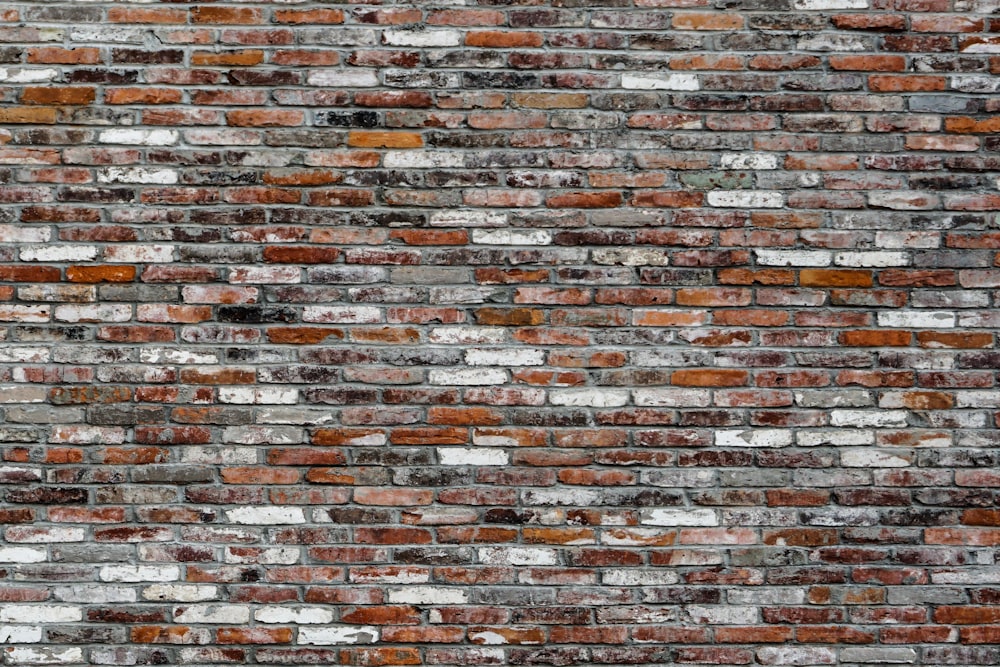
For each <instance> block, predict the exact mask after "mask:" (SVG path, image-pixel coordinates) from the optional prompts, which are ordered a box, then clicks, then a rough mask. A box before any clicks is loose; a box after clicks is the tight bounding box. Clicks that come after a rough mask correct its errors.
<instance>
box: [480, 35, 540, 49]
mask: <svg viewBox="0 0 1000 667" xmlns="http://www.w3.org/2000/svg"><path fill="white" fill-rule="evenodd" d="M542 41H543V38H542V35H541V33H537V32H504V31H500V30H484V31H481V32H468V33H466V34H465V45H466V46H483V47H487V48H491V49H516V48H535V47H539V46H541V45H542Z"/></svg>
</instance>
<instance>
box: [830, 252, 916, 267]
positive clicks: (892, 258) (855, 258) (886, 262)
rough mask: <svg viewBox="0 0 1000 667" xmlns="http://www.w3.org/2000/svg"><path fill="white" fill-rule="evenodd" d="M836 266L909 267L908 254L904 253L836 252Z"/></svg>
mask: <svg viewBox="0 0 1000 667" xmlns="http://www.w3.org/2000/svg"><path fill="white" fill-rule="evenodd" d="M834 263H835V264H836V265H837V266H850V267H859V268H882V267H888V266H909V265H910V254H909V253H906V252H879V251H877V250H873V251H867V252H865V251H862V252H838V253H837V255H836V257H835V258H834Z"/></svg>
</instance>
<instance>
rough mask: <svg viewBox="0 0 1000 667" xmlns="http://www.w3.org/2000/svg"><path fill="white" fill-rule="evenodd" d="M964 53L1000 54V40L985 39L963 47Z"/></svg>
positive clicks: (983, 77)
mask: <svg viewBox="0 0 1000 667" xmlns="http://www.w3.org/2000/svg"><path fill="white" fill-rule="evenodd" d="M962 53H1000V40H997V39H996V38H992V39H985V40H983V41H981V42H979V41H976V42H972V43H969V44H967V45H965V46H963V47H962ZM955 78H959V77H955ZM961 78H962V79H966V78H972V77H961ZM976 78H978V79H989V78H992V77H985V76H982V77H976ZM958 90H967V89H965V88H958Z"/></svg>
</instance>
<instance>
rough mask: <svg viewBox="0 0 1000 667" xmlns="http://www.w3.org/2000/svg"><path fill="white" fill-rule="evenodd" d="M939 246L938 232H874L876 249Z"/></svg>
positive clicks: (939, 236)
mask: <svg viewBox="0 0 1000 667" xmlns="http://www.w3.org/2000/svg"><path fill="white" fill-rule="evenodd" d="M940 245H941V234H940V233H939V232H918V231H905V232H875V247H877V248H937V247H939V246H940Z"/></svg>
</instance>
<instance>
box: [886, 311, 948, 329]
mask: <svg viewBox="0 0 1000 667" xmlns="http://www.w3.org/2000/svg"><path fill="white" fill-rule="evenodd" d="M878 325H879V326H880V327H898V328H902V329H909V328H914V329H954V328H955V313H950V312H947V311H922V310H887V311H882V312H879V314H878Z"/></svg>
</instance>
